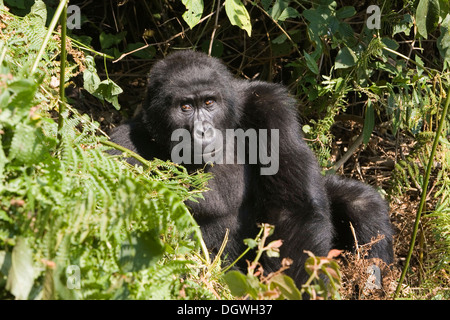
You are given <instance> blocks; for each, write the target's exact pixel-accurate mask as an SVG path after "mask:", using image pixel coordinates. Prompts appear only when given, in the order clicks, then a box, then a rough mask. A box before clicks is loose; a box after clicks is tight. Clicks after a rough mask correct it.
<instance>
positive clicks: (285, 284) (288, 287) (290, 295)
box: [269, 274, 302, 300]
mask: <svg viewBox="0 0 450 320" xmlns="http://www.w3.org/2000/svg"><path fill="white" fill-rule="evenodd" d="M269 287H270V289H275V288H277V289H279V290H280V292H281V294H282V295H283V297H282V298H284V299H288V300H302V294H301V292H300V290H298V288H297V286H296V285H295V282H294V280H292V278H290V277H288V276H286V275H284V274H277V275H276V276H275V277H273V278H272V279H271V282H270V286H269Z"/></svg>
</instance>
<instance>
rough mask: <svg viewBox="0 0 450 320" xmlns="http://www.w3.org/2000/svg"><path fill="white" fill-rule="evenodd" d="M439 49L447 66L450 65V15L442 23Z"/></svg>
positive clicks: (438, 42)
mask: <svg viewBox="0 0 450 320" xmlns="http://www.w3.org/2000/svg"><path fill="white" fill-rule="evenodd" d="M437 47H438V49H439V53H440V54H441V56H442V58H443V59H444V60H445V62H446V63H447V65H450V14H447V17H446V18H445V20H444V21H443V22H442V23H441V34H440V35H439V38H438V39H437Z"/></svg>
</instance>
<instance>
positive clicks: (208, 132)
mask: <svg viewBox="0 0 450 320" xmlns="http://www.w3.org/2000/svg"><path fill="white" fill-rule="evenodd" d="M215 135H216V133H215V131H214V128H213V127H209V128H208V129H207V130H206V131H205V132H204V139H207V140H212V139H214V136H215Z"/></svg>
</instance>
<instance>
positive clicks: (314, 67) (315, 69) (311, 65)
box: [303, 51, 319, 74]
mask: <svg viewBox="0 0 450 320" xmlns="http://www.w3.org/2000/svg"><path fill="white" fill-rule="evenodd" d="M303 55H304V56H305V60H306V65H307V66H308V69H309V70H311V72H312V73H314V74H319V67H318V66H317V63H316V60H314V58H313V57H311V56H310V55H309V54H308V53H307V52H306V51H303Z"/></svg>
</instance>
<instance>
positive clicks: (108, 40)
mask: <svg viewBox="0 0 450 320" xmlns="http://www.w3.org/2000/svg"><path fill="white" fill-rule="evenodd" d="M126 35H127V32H126V31H122V32H119V33H118V34H110V33H106V32H102V33H101V34H100V36H99V39H100V46H101V47H102V49H108V48H111V47H114V46H116V45H118V44H119V43H120V42H122V40H123V39H125V36H126Z"/></svg>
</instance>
